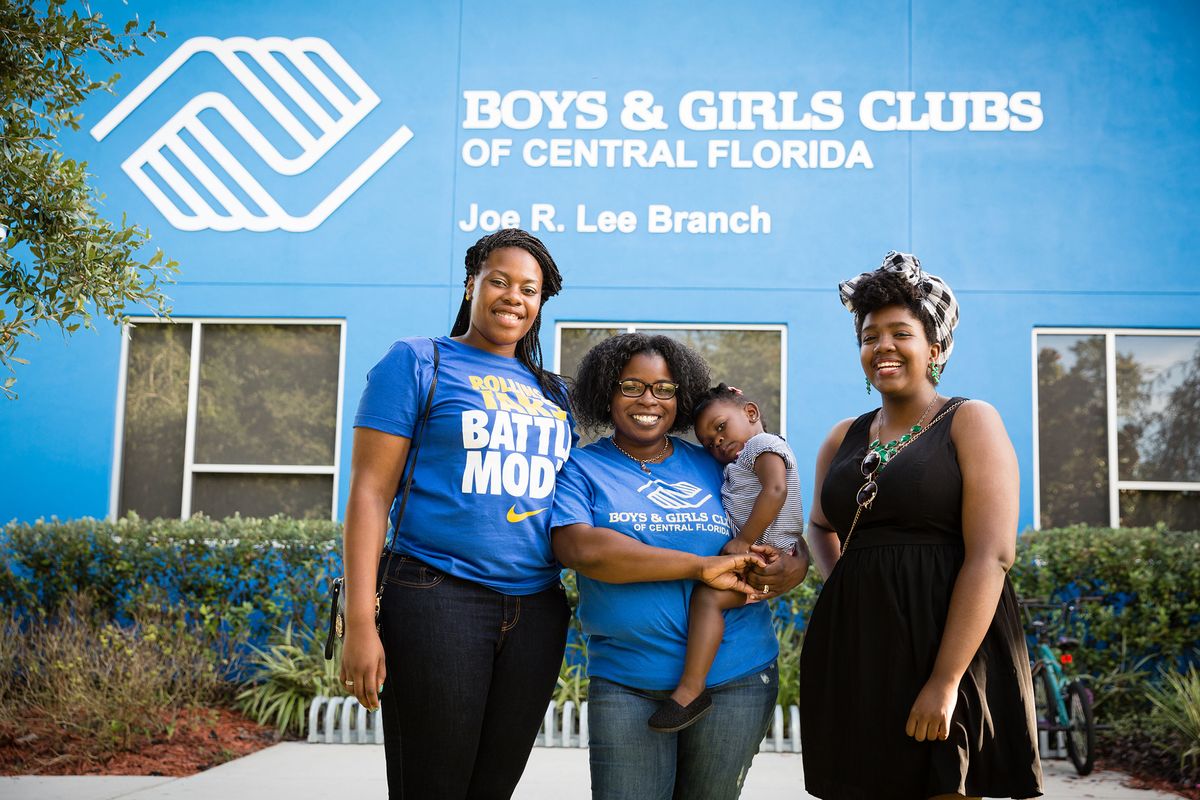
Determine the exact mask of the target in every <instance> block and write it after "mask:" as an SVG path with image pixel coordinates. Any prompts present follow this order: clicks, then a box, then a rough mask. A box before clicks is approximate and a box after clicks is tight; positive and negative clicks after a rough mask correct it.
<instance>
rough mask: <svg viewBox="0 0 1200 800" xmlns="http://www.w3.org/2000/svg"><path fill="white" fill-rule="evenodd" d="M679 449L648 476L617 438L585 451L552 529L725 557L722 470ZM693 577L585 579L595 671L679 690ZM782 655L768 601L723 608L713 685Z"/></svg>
mask: <svg viewBox="0 0 1200 800" xmlns="http://www.w3.org/2000/svg"><path fill="white" fill-rule="evenodd" d="M673 441H674V444H675V451H674V452H673V453H672V454H671V455H670V457H668V458H667V459H665V460H664V461H663V462H662V463H661V464H651V465H650V469H651V474H649V475H647V474H646V473H645V472H643V471H642V470H641V468H640V467H639V466H638V465H637V463H635V462H634V461H633V460H632V459H630V458H629V457H628V456H626V455H625V454H624V453H622V452H620V451H619V450H617V448H616V446H615V445H614V444H613V443H612V440H611V439H608V438H605V439H601V440H600V441H598V442H595V443H594V444H590V445H588V446H587V447H583V448H580V449H577V450H576V451H575V452H573V453H572V454H571V460H570V461H569V462H567V465H566V466H565V467H563V470H562V472H561V473H560V474H559V476H558V489H557V490H556V491H555V495H554V516H553V518H552V520H551V525H552V526H553V527H556V528H557V527H560V526H564V525H572V524H575V523H580V522H582V523H586V524H588V525H592V526H595V527H597V528H610V529H612V530H615V531H619V532H620V533H623V534H625V535H626V536H631V537H633V538H634V539H637V540H638V541H641V542H645V543H646V544H650V545H654V546H655V547H667V548H672V549H674V550H682V551H685V552H689V553H695V554H696V555H704V556H710V555H715V554H717V553H719V552H721V548H722V547H724V546H725V544H726V542H728V541H729V537H730V530H729V520H728V518H727V517H726V516H725V511H724V509H723V508H722V507H721V465H720V464H718V463H717V462H716V461H715V460H713V458H712V457H711V456H709V455H708V454H707V453H706V452H704V449H703V448H701V447H698V446H697V445H694V444H691V443H690V442H686V441H684V440H682V439H674V440H673ZM694 586H695V583H694V582H693V581H688V580H681V581H656V582H651V583H604V582H602V581H597V580H592V579H591V578H587V577H585V576H583V575H580V576H579V619H580V622H582V623H583V633H584V636H585V638H586V639H587V647H588V674H589V675H590V676H592V677H600V678H604V679H606V680H610V681H614V682H616V683H620V684H624V685H626V686H632V687H636V688H639V689H671V688H674V687H675V685H676V684H677V683H678V682H679V677H680V675H682V674H683V656H684V652H685V650H686V649H687V629H688V601H689V600H690V598H691V595H692V588H693V587H694ZM778 652H779V644H778V642H777V641H776V640H775V633H774V630H773V629H772V627H771V611H770V609H769V608H768V607H767V604H766V603H756V604H754V605H749V606H745V607H743V608H738V609H733V610H731V611H727V612H725V638H724V639H722V640H721V648H720V650H718V651H717V659H716V661H715V662H714V663H713V666H712V669H711V670H709V673H708V685H709V686H716V685H717V684H721V683H725V682H727V681H731V680H734V679H736V678H741V677H743V676H745V675H749V674H750V673H752V672H754V671H755V670H758V669H761V668H762V667H764V666H765V665H767V664H769V663H770V662H771V661H772V660H773V659H774V658H775V656H776V655H777V654H778Z"/></svg>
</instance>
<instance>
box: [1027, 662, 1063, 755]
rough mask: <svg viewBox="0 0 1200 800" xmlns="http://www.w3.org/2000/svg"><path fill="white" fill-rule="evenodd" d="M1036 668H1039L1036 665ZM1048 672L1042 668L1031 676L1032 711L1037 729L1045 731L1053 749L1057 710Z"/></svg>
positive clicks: (1056, 727) (1057, 727)
mask: <svg viewBox="0 0 1200 800" xmlns="http://www.w3.org/2000/svg"><path fill="white" fill-rule="evenodd" d="M1037 666H1039V667H1040V666H1041V664H1038V665H1037ZM1050 681H1051V677H1050V671H1049V670H1048V669H1045V668H1044V667H1043V668H1041V669H1037V670H1036V671H1035V672H1034V674H1033V709H1034V711H1036V712H1037V727H1038V730H1039V731H1046V732H1047V735H1048V736H1049V737H1050V747H1051V748H1053V747H1054V736H1053V733H1054V731H1055V729H1059V728H1060V725H1059V724H1058V709H1057V708H1056V707H1055V703H1054V691H1053V688H1052V687H1051V685H1050Z"/></svg>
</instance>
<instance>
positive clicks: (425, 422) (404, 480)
mask: <svg viewBox="0 0 1200 800" xmlns="http://www.w3.org/2000/svg"><path fill="white" fill-rule="evenodd" d="M429 341H430V342H431V343H432V344H433V379H432V380H431V381H430V382H429V394H428V396H426V398H425V410H424V411H423V412H422V414H421V422H420V426H421V427H420V429H419V430H418V431H417V436H416V439H415V440H414V441H413V443H412V447H411V448H410V449H409V451H408V458H406V459H405V461H404V469H403V470H401V471H400V483H399V484H398V485H397V486H396V493H397V494H399V495H400V510H399V511H398V512H397V514H396V522H395V524H394V525H393V527H392V540H391V542H389V543H388V557H387V561H386V562H384V567H383V573H382V574H381V575H380V578H379V588H378V589H377V590H376V592H375V611H376V614H378V612H379V599H380V598H381V597H383V578H384V576H386V575H387V574H388V569H389V568H390V567H391V566H392V556H393V555H394V554H395V552H396V550H395V547H394V545H395V544H396V537H397V536H399V535H400V520H402V519H404V508H405V506H407V505H408V493H409V491H411V490H412V482H413V473H415V472H416V471H417V456H418V455H419V454H420V452H421V441H422V440H423V439H424V438H425V429H426V428H427V427H429V412H430V411H431V410H432V409H433V394H434V392H435V391H436V390H437V385H438V367H439V366H440V365H441V353H440V351H439V350H438V343H437V341H435V340H434V339H430V340H429ZM401 487H403V490H402V489H401Z"/></svg>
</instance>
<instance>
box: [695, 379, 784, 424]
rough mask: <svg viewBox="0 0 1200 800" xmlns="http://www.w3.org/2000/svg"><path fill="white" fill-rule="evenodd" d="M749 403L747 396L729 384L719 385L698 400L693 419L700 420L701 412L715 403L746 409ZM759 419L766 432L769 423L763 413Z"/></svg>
mask: <svg viewBox="0 0 1200 800" xmlns="http://www.w3.org/2000/svg"><path fill="white" fill-rule="evenodd" d="M749 402H751V401H750V398H749V397H746V395H744V394H742V393H741V392H740V391H738V390H736V389H734V388H733V387H732V386H730V385H729V384H726V383H719V384H717V385H716V386H714V387H712V388H711V389H709V390H708V391H706V392H704V393H703V394H702V395H700V397H699V398H697V400H696V405H695V406H693V407H692V419H694V420H696V419H700V414H701V412H703V411H704V409H706V408H708V407H709V406H711V405H712V404H713V403H732V404H733V405H735V406H740V407H745V405H746V404H747V403H749ZM758 418H759V421H761V422H762V424H763V429H764V430H766V427H767V422H766V420H765V419H764V418H763V416H762V413H761V411H760V413H759V417H758Z"/></svg>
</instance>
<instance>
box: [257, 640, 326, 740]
mask: <svg viewBox="0 0 1200 800" xmlns="http://www.w3.org/2000/svg"><path fill="white" fill-rule="evenodd" d="M252 650H253V654H252V655H251V656H250V658H249V666H250V668H251V670H253V673H252V675H251V677H250V678H249V679H248V680H246V681H245V682H244V683H243V684H242V689H241V691H240V692H238V695H237V706H238V708H239V709H241V710H242V711H244V712H245V713H246V715H247V716H249V717H251V718H252V719H254V720H255V721H256V722H259V723H262V724H263V725H274V726H275V728H276V729H277V730H278V731H279V732H280V733H282V734H285V735H286V734H292V735H295V736H303V735H304V726H305V724H306V722H307V719H308V707H309V704H310V703H311V701H312V699H313V698H314V697H316V696H317V695H325V696H326V697H340V696H342V695H344V694H345V693H346V692H345V690H344V689H343V688H342V681H341V678H340V676H339V672H338V659H337V658H334V659H332V660H330V661H326V660H325V637H324V636H322V635H320V634H319V633H316V632H315V631H313V630H312V629H310V628H307V627H301V628H296V629H294V628H293V627H292V626H291V625H288V626H286V627H285V628H283V629H282V630H280V631H277V632H276V636H275V637H273V638H272V641H271V642H270V643H269V644H268V645H267V647H265V648H261V649H260V648H258V647H253V648H252Z"/></svg>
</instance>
